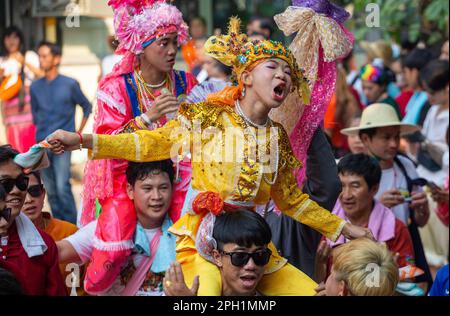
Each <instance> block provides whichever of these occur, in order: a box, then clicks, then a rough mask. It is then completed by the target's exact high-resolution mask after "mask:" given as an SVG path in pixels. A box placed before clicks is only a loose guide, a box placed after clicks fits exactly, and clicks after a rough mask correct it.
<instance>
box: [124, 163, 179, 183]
mask: <svg viewBox="0 0 450 316" xmlns="http://www.w3.org/2000/svg"><path fill="white" fill-rule="evenodd" d="M154 171H161V172H165V173H167V175H168V176H169V179H170V183H171V184H173V180H174V177H175V172H174V170H173V162H172V160H170V159H167V160H161V161H153V162H129V163H128V167H127V171H126V175H127V181H128V183H129V184H130V185H132V186H134V184H135V183H136V181H137V180H144V179H145V178H147V177H148V175H149V174H151V173H153V172H154Z"/></svg>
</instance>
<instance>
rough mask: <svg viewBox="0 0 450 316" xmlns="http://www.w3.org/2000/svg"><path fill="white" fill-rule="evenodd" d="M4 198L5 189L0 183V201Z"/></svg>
mask: <svg viewBox="0 0 450 316" xmlns="http://www.w3.org/2000/svg"><path fill="white" fill-rule="evenodd" d="M5 199H6V191H5V188H4V187H3V184H1V183H0V201H2V202H4V201H5Z"/></svg>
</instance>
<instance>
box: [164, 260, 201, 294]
mask: <svg viewBox="0 0 450 316" xmlns="http://www.w3.org/2000/svg"><path fill="white" fill-rule="evenodd" d="M199 285H200V283H199V277H198V276H196V277H195V279H194V283H193V285H192V288H190V289H189V288H188V287H187V285H186V282H185V281H184V275H183V270H182V269H181V265H180V264H179V263H178V262H174V263H172V264H171V265H170V267H169V269H167V271H166V276H165V277H164V280H163V286H164V293H165V294H166V295H167V296H197V292H198V288H199Z"/></svg>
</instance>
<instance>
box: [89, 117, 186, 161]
mask: <svg viewBox="0 0 450 316" xmlns="http://www.w3.org/2000/svg"><path fill="white" fill-rule="evenodd" d="M189 145H190V132H189V130H188V129H187V128H183V127H182V126H181V124H180V122H179V121H178V120H172V121H170V122H169V123H167V124H166V125H164V126H163V127H161V128H158V129H156V130H153V131H148V130H140V131H136V132H135V133H132V134H119V135H100V134H96V135H94V139H93V149H92V151H90V152H89V158H90V159H125V160H129V161H134V162H148V161H158V160H164V159H169V158H173V157H176V156H177V155H178V154H179V153H181V151H178V150H177V149H181V148H183V146H184V148H183V149H188V150H189Z"/></svg>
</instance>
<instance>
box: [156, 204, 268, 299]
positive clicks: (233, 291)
mask: <svg viewBox="0 0 450 316" xmlns="http://www.w3.org/2000/svg"><path fill="white" fill-rule="evenodd" d="M212 227H213V230H212V239H213V240H214V242H213V243H214V244H215V248H214V249H210V253H209V256H210V257H211V258H212V260H213V261H214V263H215V265H216V266H217V267H218V268H219V270H220V274H221V281H222V296H258V295H260V294H259V293H258V292H257V290H256V287H257V286H258V284H259V283H260V281H261V279H262V277H263V275H264V270H265V267H266V265H267V264H268V263H269V259H270V256H271V254H272V252H271V250H270V249H269V248H268V245H269V243H270V240H271V238H272V233H271V231H270V227H269V226H268V224H267V223H266V221H265V220H264V218H263V217H262V216H260V215H259V214H258V213H256V212H252V211H248V210H245V209H238V210H236V211H232V212H226V213H223V215H220V216H217V217H216V218H215V220H214V224H213V225H212ZM198 286H199V282H198V278H197V279H196V280H195V282H194V284H193V287H192V288H191V289H189V288H188V287H187V286H186V283H185V282H184V276H183V272H182V270H181V265H180V264H179V263H178V262H175V263H173V264H172V265H171V266H170V268H169V269H168V270H167V272H166V276H165V280H164V291H165V293H166V295H168V296H195V295H197V289H198Z"/></svg>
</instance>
